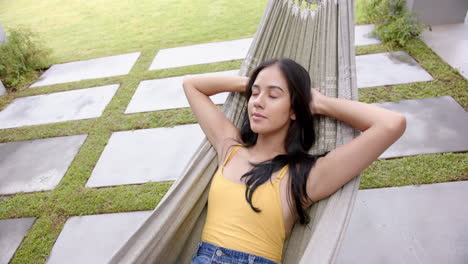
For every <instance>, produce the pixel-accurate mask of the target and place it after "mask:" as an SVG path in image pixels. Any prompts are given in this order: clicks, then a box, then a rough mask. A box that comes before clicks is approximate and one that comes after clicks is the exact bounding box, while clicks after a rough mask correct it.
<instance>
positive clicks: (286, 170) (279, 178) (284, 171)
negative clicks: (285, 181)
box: [276, 165, 288, 180]
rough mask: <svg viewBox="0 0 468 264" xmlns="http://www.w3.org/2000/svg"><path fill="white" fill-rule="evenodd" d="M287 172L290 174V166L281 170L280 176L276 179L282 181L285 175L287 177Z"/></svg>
mask: <svg viewBox="0 0 468 264" xmlns="http://www.w3.org/2000/svg"><path fill="white" fill-rule="evenodd" d="M286 172H288V165H285V166H284V167H283V168H281V170H280V172H279V173H278V176H277V177H276V178H277V179H278V180H281V179H282V178H283V177H284V175H286Z"/></svg>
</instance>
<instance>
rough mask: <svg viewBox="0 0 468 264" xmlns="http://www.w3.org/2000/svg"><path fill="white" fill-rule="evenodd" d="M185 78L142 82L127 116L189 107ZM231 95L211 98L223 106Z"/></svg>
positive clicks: (226, 94)
mask: <svg viewBox="0 0 468 264" xmlns="http://www.w3.org/2000/svg"><path fill="white" fill-rule="evenodd" d="M238 72H239V70H234V71H224V72H214V73H208V74H220V75H238ZM183 78H184V77H183V76H180V77H171V78H164V79H156V80H147V81H142V82H141V83H140V84H139V85H138V88H137V90H136V92H135V94H134V95H133V97H132V100H131V101H130V104H129V105H128V107H127V110H125V113H126V114H129V113H138V112H149V111H158V110H164V109H174V108H182V107H189V106H190V105H189V103H188V101H187V99H186V97H185V94H184V91H183V87H182V80H183ZM228 95H229V93H221V94H216V95H214V96H211V99H212V100H213V102H214V103H215V104H223V103H224V102H225V101H226V98H227V96H228Z"/></svg>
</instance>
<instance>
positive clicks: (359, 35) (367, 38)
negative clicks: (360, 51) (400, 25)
mask: <svg viewBox="0 0 468 264" xmlns="http://www.w3.org/2000/svg"><path fill="white" fill-rule="evenodd" d="M374 28H375V25H360V26H355V27H354V45H355V46H362V45H372V44H380V43H382V42H381V41H380V40H379V39H378V38H376V37H372V36H371V31H372V30H373V29H374Z"/></svg>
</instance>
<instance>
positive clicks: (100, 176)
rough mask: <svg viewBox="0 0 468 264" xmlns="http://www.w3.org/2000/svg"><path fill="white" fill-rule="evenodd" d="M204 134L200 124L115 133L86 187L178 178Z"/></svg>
mask: <svg viewBox="0 0 468 264" xmlns="http://www.w3.org/2000/svg"><path fill="white" fill-rule="evenodd" d="M203 137H204V135H203V132H202V130H201V128H200V126H199V125H198V124H191V125H182V126H176V127H172V128H168V127H162V128H152V129H140V130H134V131H122V132H115V133H113V134H112V136H111V138H110V139H109V143H108V144H107V146H106V148H105V149H104V151H103V153H102V155H101V157H100V159H99V161H98V163H97V164H96V167H95V168H94V170H93V172H92V174H91V177H90V178H89V180H88V182H87V183H86V187H101V186H115V185H121V184H138V183H145V182H149V181H168V180H176V179H177V178H178V177H179V176H180V174H181V173H182V172H183V170H184V169H185V166H186V164H187V163H188V162H189V161H190V158H191V157H192V156H193V154H195V151H196V149H197V148H198V146H199V145H200V143H201V142H202V139H203Z"/></svg>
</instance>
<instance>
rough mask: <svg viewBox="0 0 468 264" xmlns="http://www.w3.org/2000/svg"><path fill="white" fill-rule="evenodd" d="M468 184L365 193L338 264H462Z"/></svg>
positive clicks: (467, 254) (467, 238) (467, 253)
mask: <svg viewBox="0 0 468 264" xmlns="http://www.w3.org/2000/svg"><path fill="white" fill-rule="evenodd" d="M467 199H468V181H461V182H450V183H437V184H428V185H418V186H405V187H393V188H379V189H371V190H361V191H359V192H358V194H357V198H356V203H355V205H354V209H353V213H352V216H351V220H350V222H349V226H348V229H347V231H346V233H345V235H344V240H343V244H342V246H341V250H340V252H339V254H338V258H337V261H336V263H339V264H341V263H343V264H348V263H361V264H374V263H379V264H394V263H424V264H432V263H433V264H439V263H451V264H464V263H467V260H468V250H467V249H468V206H466V202H465V201H466V200H467Z"/></svg>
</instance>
